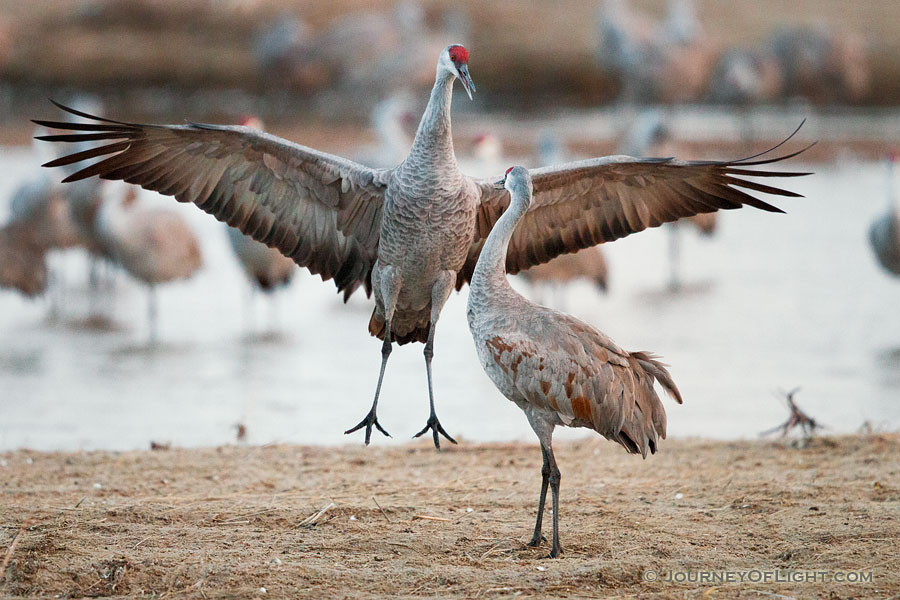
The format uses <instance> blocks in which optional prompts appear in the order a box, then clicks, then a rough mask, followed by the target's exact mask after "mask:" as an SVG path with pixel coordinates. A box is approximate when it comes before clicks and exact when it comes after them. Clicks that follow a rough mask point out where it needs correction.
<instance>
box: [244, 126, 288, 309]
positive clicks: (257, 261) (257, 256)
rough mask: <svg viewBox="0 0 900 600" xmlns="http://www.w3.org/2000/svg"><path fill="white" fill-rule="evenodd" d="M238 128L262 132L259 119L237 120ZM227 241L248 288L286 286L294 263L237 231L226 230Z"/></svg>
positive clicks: (265, 288) (276, 250) (266, 289)
mask: <svg viewBox="0 0 900 600" xmlns="http://www.w3.org/2000/svg"><path fill="white" fill-rule="evenodd" d="M241 125H243V126H244V127H249V128H251V129H256V130H257V131H264V130H265V126H264V125H263V122H262V120H261V119H260V118H259V117H257V116H255V115H249V116H246V117H244V118H243V119H242V120H241ZM227 229H228V242H229V243H230V244H231V249H232V250H234V255H235V256H236V257H237V259H238V262H239V263H241V268H243V270H244V273H246V274H247V278H248V279H249V280H250V283H251V285H256V286H259V289H261V290H262V291H264V292H271V291H273V290H275V289H277V288H278V287H281V286H285V285H287V284H288V283H290V281H291V278H292V277H293V276H294V266H295V265H294V261H292V260H291V259H290V258H288V257H287V256H285V255H284V254H282V253H281V252H279V251H278V249H277V248H270V247H269V246H266V245H265V244H263V243H261V242H257V241H256V240H254V239H253V238H252V237H249V236H247V235H244V234H243V233H241V231H240V230H239V229H236V228H234V227H228V228H227Z"/></svg>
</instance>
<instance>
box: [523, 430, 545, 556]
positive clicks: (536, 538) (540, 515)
mask: <svg viewBox="0 0 900 600" xmlns="http://www.w3.org/2000/svg"><path fill="white" fill-rule="evenodd" d="M541 456H543V458H544V465H543V466H542V467H541V499H540V501H538V512H537V521H535V522H534V535H533V536H531V541H530V542H528V545H529V546H532V547H535V546H540V545H541V541H542V540H543V539H544V536H542V535H541V524H542V523H543V521H544V503H545V502H546V501H547V485H548V484H549V483H550V458H549V457H548V456H547V451H546V450H544V446H543V445H542V446H541Z"/></svg>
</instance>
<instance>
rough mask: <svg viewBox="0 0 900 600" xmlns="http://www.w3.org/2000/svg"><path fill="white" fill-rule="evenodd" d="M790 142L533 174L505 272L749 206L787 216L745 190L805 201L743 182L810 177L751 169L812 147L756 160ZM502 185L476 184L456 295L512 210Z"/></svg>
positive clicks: (608, 160) (614, 159) (604, 161)
mask: <svg viewBox="0 0 900 600" xmlns="http://www.w3.org/2000/svg"><path fill="white" fill-rule="evenodd" d="M794 133H796V131H795V132H794ZM791 135H792V136H793V134H791ZM787 139H790V137H789V138H787ZM786 141H787V140H785V141H784V142H781V143H780V144H778V145H777V146H775V147H774V148H771V149H770V150H767V151H766V152H763V153H761V154H758V155H754V156H751V157H747V158H746V159H740V160H735V161H723V162H714V161H680V160H675V159H671V158H666V159H658V158H653V159H637V158H632V157H629V156H607V157H603V158H595V159H589V160H583V161H577V162H572V163H568V164H564V165H560V166H556V167H548V168H541V169H533V170H531V171H530V173H531V175H532V179H533V184H534V202H533V203H532V205H531V207H530V208H529V210H528V212H527V213H526V214H525V216H524V218H523V219H522V222H521V223H520V224H519V227H518V228H517V229H516V231H515V233H514V234H513V237H512V240H511V242H510V244H509V250H508V253H507V261H506V268H507V272H508V273H510V274H515V273H518V272H519V271H521V270H523V269H527V268H528V267H531V266H534V265H536V264H540V263H543V262H547V261H549V260H551V259H553V258H554V257H556V256H558V255H560V254H564V253H572V252H577V251H578V250H581V249H582V248H586V247H589V246H594V245H597V244H600V243H603V242H611V241H613V240H616V239H619V238H621V237H625V236H627V235H630V234H632V233H637V232H639V231H643V230H644V229H647V228H648V227H658V226H660V225H662V224H663V223H667V222H670V221H675V220H677V219H681V218H684V217H691V216H693V215H698V214H704V213H711V212H715V211H717V210H731V209H736V208H740V207H742V206H744V205H747V206H752V207H754V208H758V209H761V210H765V211H769V212H783V211H782V210H781V209H780V208H778V207H776V206H773V205H771V204H769V203H767V202H764V201H763V200H760V199H759V198H756V197H754V196H752V195H750V194H749V193H748V192H747V191H745V190H749V191H754V192H760V193H765V194H772V195H776V196H784V197H791V198H797V197H801V195H800V194H797V193H796V192H792V191H789V190H784V189H781V188H777V187H774V186H769V185H765V184H762V183H758V182H756V181H750V180H748V179H744V177H800V176H803V175H809V173H800V172H787V173H781V172H778V171H773V170H765V169H759V170H757V169H753V168H749V167H762V166H764V165H770V164H773V163H777V162H780V161H783V160H787V159H789V158H792V157H794V156H797V155H798V154H800V153H801V152H803V151H805V150H807V149H808V148H809V147H810V146H811V145H810V146H806V147H805V148H803V149H801V150H798V151H796V152H792V153H790V154H787V155H784V156H778V157H773V158H759V157H761V156H764V155H766V154H767V153H768V152H771V151H772V150H774V149H775V148H778V147H780V146H781V145H782V144H783V143H785V142H786ZM751 159H758V160H751ZM498 178H499V177H494V178H490V179H487V180H484V181H481V182H479V186H480V191H481V203H480V205H479V207H478V211H477V220H478V221H477V224H476V228H475V239H474V240H473V242H472V246H471V248H470V250H469V255H468V257H467V259H466V263H465V265H464V266H463V269H462V270H461V271H460V273H459V276H458V278H457V289H459V288H460V287H462V285H463V283H466V282H468V281H469V280H470V279H471V276H472V272H473V271H474V269H475V264H476V262H477V260H478V255H479V254H480V252H481V248H482V246H483V245H484V240H485V239H486V237H487V234H488V233H489V232H490V230H491V228H492V227H493V225H494V223H496V222H497V219H499V218H500V215H501V214H503V211H504V210H506V208H507V206H508V205H509V195H508V194H507V193H506V191H505V190H500V189H497V188H496V187H495V186H494V185H493V183H492V182H493V181H496V180H497V179H498Z"/></svg>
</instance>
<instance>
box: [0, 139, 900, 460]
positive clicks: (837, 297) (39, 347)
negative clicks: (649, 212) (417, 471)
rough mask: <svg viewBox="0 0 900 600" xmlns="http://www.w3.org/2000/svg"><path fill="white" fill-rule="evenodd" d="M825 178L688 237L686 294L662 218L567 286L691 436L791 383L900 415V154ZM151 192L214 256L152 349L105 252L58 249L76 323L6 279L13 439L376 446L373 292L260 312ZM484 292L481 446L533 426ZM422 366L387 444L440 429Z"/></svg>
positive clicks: (464, 335)
mask: <svg viewBox="0 0 900 600" xmlns="http://www.w3.org/2000/svg"><path fill="white" fill-rule="evenodd" d="M2 157H3V158H2V160H3V165H4V167H5V168H4V173H7V174H8V176H6V177H4V178H3V179H2V180H0V197H2V198H6V197H8V195H9V192H10V191H11V189H12V188H13V187H14V186H15V185H16V184H17V183H18V181H19V180H20V178H22V177H28V176H31V175H33V174H34V173H35V170H36V169H35V167H34V165H35V164H36V160H35V158H34V157H32V156H31V154H30V152H29V151H28V150H25V149H22V150H20V149H6V150H4V151H3V153H2ZM790 166H791V168H798V165H796V164H792V165H790ZM815 170H816V171H817V174H816V175H815V176H814V177H809V178H806V179H803V180H793V181H791V182H790V185H791V189H795V190H797V191H799V192H801V193H803V194H805V195H806V196H807V198H806V199H785V200H783V201H781V202H780V205H781V206H782V207H784V208H785V209H787V210H788V214H787V215H771V214H767V213H763V212H760V211H754V210H741V211H737V212H729V213H725V214H723V215H722V219H721V226H720V231H719V232H718V234H717V236H716V237H715V238H714V239H711V240H700V239H698V238H697V237H696V236H695V235H694V234H693V232H692V231H688V230H685V231H683V232H682V235H681V237H682V240H683V242H684V244H683V250H682V257H683V269H682V273H683V279H684V282H685V288H684V290H683V291H682V292H681V293H678V294H672V293H669V292H667V291H666V288H665V284H666V282H667V278H668V260H667V254H666V248H667V244H668V233H667V232H666V231H662V230H653V231H650V232H645V233H642V234H640V235H636V236H632V237H630V238H628V239H625V240H621V241H619V242H616V243H614V244H611V245H609V246H608V247H607V252H608V257H609V259H610V264H611V269H612V282H611V293H610V295H609V296H602V295H599V294H598V293H597V292H595V291H594V290H593V288H592V287H591V286H589V285H587V284H578V285H574V286H572V287H570V288H568V289H566V290H565V291H563V292H561V293H558V294H556V295H554V296H552V300H553V302H552V304H554V305H555V306H557V307H558V308H563V309H565V310H567V311H569V312H572V313H574V314H576V315H577V316H579V317H580V318H582V319H585V320H587V321H589V322H591V323H593V324H594V325H596V326H598V327H600V328H602V329H603V330H604V331H606V332H607V333H609V334H610V335H611V336H612V337H613V338H614V339H615V340H616V341H617V342H618V343H619V344H620V345H622V346H623V347H625V348H628V349H631V350H652V351H654V352H657V353H659V354H661V355H662V356H663V358H664V359H665V360H666V362H668V363H669V364H671V365H672V367H671V371H672V374H673V376H674V378H675V380H676V382H677V383H678V385H679V387H680V388H681V391H682V393H683V395H684V398H685V404H684V406H676V405H675V404H674V403H672V402H668V401H667V407H668V411H669V431H670V435H673V436H704V437H714V438H739V437H753V436H755V435H756V434H757V433H758V432H759V431H761V430H763V429H767V428H769V427H772V426H774V425H776V424H778V423H779V422H781V421H783V420H784V418H785V417H786V411H785V409H784V407H783V406H782V404H781V403H780V401H779V400H778V399H777V398H776V395H775V393H776V391H777V390H778V389H790V388H793V387H796V386H801V387H802V391H801V392H800V394H799V395H798V396H797V400H798V402H799V404H800V406H801V407H802V408H804V409H805V410H807V411H808V412H809V413H810V414H811V415H813V416H814V417H816V418H818V419H820V420H821V421H822V422H824V423H825V424H826V425H828V426H830V427H831V428H832V430H833V431H837V432H850V431H855V430H857V429H858V428H859V427H860V426H861V424H862V423H863V422H865V421H868V422H870V423H871V424H872V425H873V426H875V427H876V428H879V429H888V430H896V429H898V427H900V310H898V306H900V280H896V279H890V278H889V277H887V276H886V275H884V274H883V273H882V272H881V271H879V270H878V268H877V267H876V265H875V263H874V260H873V257H872V255H871V253H870V251H869V248H868V244H867V238H866V232H867V228H868V224H869V222H870V221H871V220H872V218H873V217H874V216H875V215H876V214H878V213H880V212H881V211H882V210H883V209H884V207H885V205H886V199H885V194H886V192H885V177H884V172H883V167H882V166H881V165H876V164H856V163H853V164H850V163H847V164H842V165H838V166H818V167H816V168H815ZM146 200H147V201H158V202H160V203H162V204H163V205H165V206H168V207H171V208H174V209H176V210H180V211H182V213H183V214H184V215H185V216H186V217H187V218H188V220H189V222H190V223H191V225H192V226H193V227H194V229H195V231H196V232H197V233H198V235H200V236H201V238H202V243H203V250H204V258H205V263H206V264H205V267H204V269H203V270H202V271H201V272H200V273H199V274H198V275H197V276H196V277H194V278H193V279H192V280H190V281H186V282H182V283H177V284H174V285H169V286H167V287H165V288H164V289H161V291H160V317H161V323H160V332H161V335H160V341H159V343H158V344H156V345H153V346H151V345H149V344H148V343H147V339H148V336H147V326H146V318H145V315H146V295H145V293H144V290H143V288H141V287H140V286H139V285H137V284H135V283H134V282H132V281H130V280H128V279H127V277H126V276H124V275H119V276H118V277H117V278H116V283H115V288H114V290H113V292H111V293H108V294H107V295H106V297H105V298H104V299H103V300H102V301H101V306H100V307H95V308H100V309H103V310H104V311H105V312H106V314H109V315H111V316H112V318H111V322H110V323H109V324H108V325H107V326H104V327H96V326H90V325H88V324H86V323H85V317H86V316H87V315H88V314H89V311H90V295H89V293H88V289H87V283H86V281H87V277H86V275H87V263H86V260H85V257H84V256H83V255H82V254H79V253H78V252H70V253H68V254H66V255H59V256H54V257H53V261H52V264H53V265H54V267H55V269H56V272H57V273H59V274H60V275H61V279H62V283H61V285H60V286H59V288H61V289H62V291H61V293H60V298H61V300H60V304H61V306H62V310H61V313H62V314H61V315H60V316H59V317H58V318H57V319H50V318H48V306H49V303H48V301H47V300H41V301H37V302H32V301H28V300H25V299H23V298H22V297H21V296H19V295H17V294H16V293H13V292H9V291H2V292H0V390H2V391H0V449H9V448H19V447H31V448H40V449H73V448H120V449H126V448H146V447H148V445H149V443H150V441H151V440H153V441H157V442H170V443H174V444H176V445H184V446H199V445H211V444H222V443H227V442H231V441H233V440H234V439H235V429H234V425H235V424H236V423H238V422H242V423H244V424H246V426H247V431H248V439H249V441H250V442H252V443H268V442H276V441H277V442H298V443H317V444H341V443H360V444H361V443H362V436H361V435H356V436H354V437H347V436H344V435H343V434H342V432H343V430H344V429H346V428H348V427H349V426H351V425H353V424H355V423H356V422H357V421H358V420H359V419H360V418H361V417H362V416H363V415H364V414H365V413H366V411H367V410H368V406H369V403H370V401H371V395H372V393H373V391H374V386H375V381H376V377H377V371H378V366H379V361H380V342H378V341H377V340H375V339H374V338H371V337H369V335H368V334H367V332H366V325H367V323H368V319H369V315H370V313H371V301H366V300H364V299H363V298H362V297H361V296H360V297H358V298H354V299H353V300H352V301H351V302H350V303H349V304H348V305H343V304H342V303H341V302H340V300H339V298H338V296H336V295H335V294H334V291H333V290H334V288H333V286H332V285H331V284H330V283H329V284H323V283H322V282H321V281H320V280H319V279H318V278H317V277H313V276H310V275H309V274H307V273H305V272H301V273H299V274H298V277H297V278H296V280H295V282H294V284H293V285H292V286H291V288H289V289H288V290H287V291H286V292H285V293H283V294H280V295H279V296H278V297H277V300H276V303H275V306H267V303H266V302H265V301H264V300H262V299H260V298H257V299H256V300H255V301H254V304H253V306H252V311H248V310H247V309H248V307H250V303H249V302H248V286H247V284H246V283H245V280H244V278H243V276H242V274H241V272H240V271H239V268H238V266H237V264H236V262H235V260H234V259H233V258H232V255H231V250H230V247H229V246H228V245H227V241H226V237H225V232H224V229H223V228H222V226H221V225H220V224H219V223H216V222H215V221H214V220H213V219H212V218H210V217H208V216H207V215H205V214H203V213H202V212H200V211H199V210H197V209H196V208H194V207H187V206H181V205H177V203H175V202H174V201H172V200H170V199H163V198H160V197H158V196H154V195H151V194H148V195H147V196H146ZM0 207H2V211H0V212H2V213H3V216H4V217H5V204H3V203H0ZM521 287H524V286H521ZM465 301H466V296H465V292H463V293H462V294H459V295H454V296H453V297H452V298H451V299H450V301H449V302H448V303H447V306H446V308H445V310H444V312H443V316H442V320H441V322H440V324H439V327H438V333H437V342H436V356H435V362H434V368H435V389H436V396H437V397H436V399H437V405H438V414H439V416H440V417H441V420H442V421H443V423H444V425H445V427H446V428H447V430H448V431H450V432H451V433H452V434H455V435H457V436H458V438H459V439H462V440H511V439H524V440H531V439H533V437H532V436H533V434H532V433H531V431H530V429H529V428H528V425H527V423H526V421H525V418H524V416H523V415H522V414H521V413H520V412H519V411H518V409H516V408H515V407H514V406H513V405H512V404H511V403H510V402H508V401H507V400H506V399H505V398H503V397H502V396H500V394H499V393H498V392H497V391H496V390H495V389H494V387H493V385H492V384H491V383H490V382H489V381H488V379H487V377H486V376H485V375H484V374H483V372H482V371H481V369H480V367H479V365H478V363H477V361H476V357H475V353H474V351H473V347H472V341H471V339H470V337H469V332H468V329H467V327H466V323H465V315H464V309H465ZM273 327H274V330H275V331H276V333H267V332H268V331H269V330H270V329H272V328H273ZM423 362H424V361H423V359H422V346H421V345H415V346H404V347H403V348H402V349H398V350H395V352H394V353H393V355H392V356H391V360H390V363H389V365H388V371H387V376H386V380H385V385H384V389H383V392H382V402H381V403H380V415H379V416H380V421H381V422H382V423H383V424H384V425H385V427H386V428H387V429H388V430H389V431H390V432H391V433H392V434H393V435H394V439H393V441H390V440H387V439H386V438H382V437H375V438H374V440H375V441H374V443H376V444H383V443H397V442H402V441H405V440H407V439H408V438H409V436H411V435H412V434H413V433H415V432H416V431H417V430H418V429H419V428H421V426H422V425H423V424H424V421H425V418H426V416H427V412H428V406H427V392H426V388H425V370H424V365H423ZM375 435H376V436H378V434H375ZM568 435H569V436H581V435H585V432H583V431H581V432H579V431H573V432H570V433H568Z"/></svg>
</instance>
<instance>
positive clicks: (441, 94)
mask: <svg viewBox="0 0 900 600" xmlns="http://www.w3.org/2000/svg"><path fill="white" fill-rule="evenodd" d="M454 79H455V77H454V76H453V75H452V74H450V73H448V72H447V71H446V70H444V69H438V72H437V76H436V77H435V81H434V87H433V88H432V89H431V97H430V98H429V99H428V106H427V107H426V108H425V114H424V115H422V120H421V121H420V122H419V128H418V129H417V130H416V138H415V139H414V140H413V145H412V148H411V149H410V151H409V156H408V157H407V159H406V160H407V162H409V163H411V164H412V165H414V166H417V167H431V168H434V167H438V166H442V167H444V168H447V167H452V168H456V154H455V153H454V152H453V137H452V136H451V134H450V100H451V97H452V94H453V80H454Z"/></svg>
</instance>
